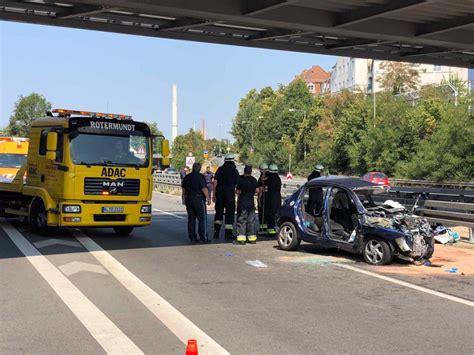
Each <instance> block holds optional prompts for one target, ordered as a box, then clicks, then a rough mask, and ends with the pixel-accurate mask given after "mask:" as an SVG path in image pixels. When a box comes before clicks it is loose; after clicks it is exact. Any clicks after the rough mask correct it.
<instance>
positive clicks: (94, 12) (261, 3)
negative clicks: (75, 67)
mask: <svg viewBox="0 0 474 355" xmlns="http://www.w3.org/2000/svg"><path fill="white" fill-rule="evenodd" d="M0 20H5V21H17V22H25V23H33V24H41V25H51V26H61V27H70V28H78V29H88V30H97V31H105V32H116V33H124V34H131V35H140V36H150V37H160V38H170V39H181V40H189V41H199V42H209V43H220V44H229V45H238V46H246V47H255V48H269V49H279V50H286V51H296V52H307V53H319V54H329V55H338V56H339V55H340V56H353V57H364V58H374V59H382V60H395V61H406V62H420V63H432V64H439V65H451V66H461V67H470V68H473V67H474V1H473V0H397V1H394V0H390V1H389V0H153V1H152V0H144V1H136V0H101V1H98V0H73V1H71V0H59V1H54V0H53V1H46V0H26V1H14V0H8V1H4V0H0Z"/></svg>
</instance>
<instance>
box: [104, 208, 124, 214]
mask: <svg viewBox="0 0 474 355" xmlns="http://www.w3.org/2000/svg"><path fill="white" fill-rule="evenodd" d="M102 213H123V207H102Z"/></svg>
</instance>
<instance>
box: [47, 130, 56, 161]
mask: <svg viewBox="0 0 474 355" xmlns="http://www.w3.org/2000/svg"><path fill="white" fill-rule="evenodd" d="M57 146H58V134H57V133H56V132H48V135H47V136H46V159H48V160H56V147H57Z"/></svg>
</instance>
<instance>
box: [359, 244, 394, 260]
mask: <svg viewBox="0 0 474 355" xmlns="http://www.w3.org/2000/svg"><path fill="white" fill-rule="evenodd" d="M362 255H363V256H364V260H365V262H366V263H367V264H372V265H387V264H390V263H391V262H392V259H393V252H392V249H390V246H389V245H388V243H387V242H385V241H383V240H381V239H379V238H370V239H368V240H367V241H366V242H365V243H364V248H363V250H362Z"/></svg>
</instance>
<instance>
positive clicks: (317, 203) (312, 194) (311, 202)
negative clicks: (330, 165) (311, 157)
mask: <svg viewBox="0 0 474 355" xmlns="http://www.w3.org/2000/svg"><path fill="white" fill-rule="evenodd" d="M323 170H324V167H323V166H322V165H320V164H318V165H316V166H315V167H314V170H313V172H312V173H311V174H310V175H309V176H308V181H310V180H312V179H316V178H318V177H320V176H321V175H322V171H323ZM322 207H323V190H322V189H321V188H312V189H309V196H308V202H307V204H306V211H307V212H308V213H309V214H310V215H311V216H313V217H317V216H319V214H320V213H321V210H322Z"/></svg>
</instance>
